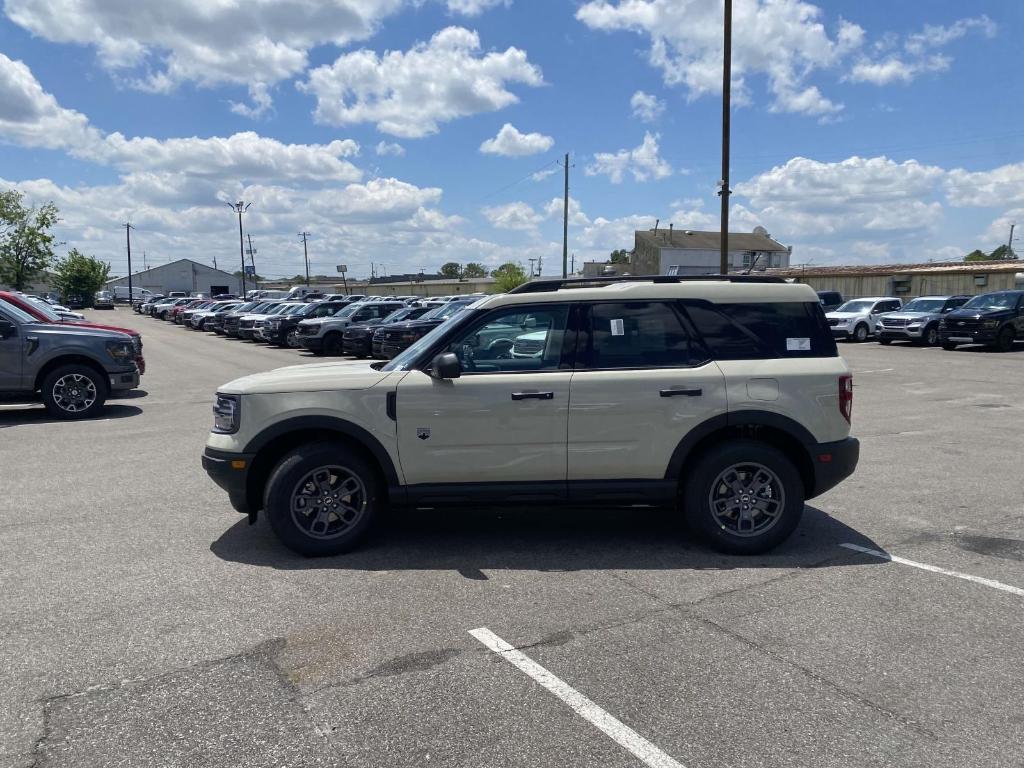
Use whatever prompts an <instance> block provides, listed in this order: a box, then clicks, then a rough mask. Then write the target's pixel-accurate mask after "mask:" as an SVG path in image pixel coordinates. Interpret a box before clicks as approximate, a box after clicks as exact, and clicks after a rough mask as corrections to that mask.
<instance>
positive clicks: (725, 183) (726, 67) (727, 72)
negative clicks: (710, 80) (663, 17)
mask: <svg viewBox="0 0 1024 768" xmlns="http://www.w3.org/2000/svg"><path fill="white" fill-rule="evenodd" d="M724 27H725V35H724V39H723V41H722V43H723V44H722V54H723V63H722V181H721V184H722V188H721V190H719V192H718V194H720V195H721V196H722V234H721V244H720V249H721V250H720V252H719V263H718V270H719V272H720V273H721V274H723V275H727V274H729V192H730V190H729V117H730V103H729V102H730V98H731V89H732V0H725V23H724Z"/></svg>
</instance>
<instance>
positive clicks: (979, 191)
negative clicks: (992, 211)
mask: <svg viewBox="0 0 1024 768" xmlns="http://www.w3.org/2000/svg"><path fill="white" fill-rule="evenodd" d="M945 188H946V195H947V197H948V198H949V201H950V203H952V204H953V205H955V206H981V207H1003V206H1006V205H1015V204H1024V163H1012V164H1010V165H1002V166H999V167H998V168H993V169H992V170H989V171H965V170H964V169H963V168H955V169H953V170H952V171H950V172H949V175H948V176H947V178H946V183H945Z"/></svg>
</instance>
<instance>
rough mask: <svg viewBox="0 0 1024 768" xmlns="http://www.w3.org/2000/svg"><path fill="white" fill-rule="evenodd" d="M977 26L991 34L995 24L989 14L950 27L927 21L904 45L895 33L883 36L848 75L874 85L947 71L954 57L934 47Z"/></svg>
mask: <svg viewBox="0 0 1024 768" xmlns="http://www.w3.org/2000/svg"><path fill="white" fill-rule="evenodd" d="M975 30H976V31H978V32H980V33H981V34H982V35H984V36H985V37H989V38H991V37H993V36H995V34H996V25H995V23H993V22H992V20H991V19H989V18H988V17H987V16H978V17H976V18H968V19H960V20H958V21H956V22H954V23H953V24H951V25H949V26H948V27H944V26H941V25H931V24H926V25H925V27H924V28H923V29H922V30H921V31H920V32H915V33H913V34H911V35H907V37H906V39H905V40H904V41H903V44H902V46H899V43H898V38H896V37H894V36H891V35H890V36H886V37H883V38H882V39H881V40H880V41H879V42H877V43H876V44H875V45H874V50H873V55H868V54H863V55H862V56H860V57H859V58H858V59H857V61H856V62H855V63H854V65H853V67H852V69H851V70H850V73H849V75H848V76H847V77H846V79H847V80H850V81H852V82H855V83H871V84H872V85H891V84H893V83H902V84H904V85H905V84H907V83H910V82H912V81H913V80H914V79H916V78H917V77H919V76H920V75H922V74H926V73H929V72H945V71H946V70H948V69H949V67H950V65H951V64H952V61H953V60H952V58H950V57H949V56H947V55H945V54H941V53H934V50H935V49H937V48H941V47H943V46H945V45H948V44H949V43H951V42H953V41H954V40H958V39H960V38H961V37H963V36H965V35H967V34H968V33H969V32H971V31H975ZM897 48H899V50H897Z"/></svg>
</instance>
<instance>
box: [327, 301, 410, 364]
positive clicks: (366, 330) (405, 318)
mask: <svg viewBox="0 0 1024 768" xmlns="http://www.w3.org/2000/svg"><path fill="white" fill-rule="evenodd" d="M429 311H430V307H405V308H404V309H399V310H396V311H394V312H392V313H391V314H390V315H388V316H387V317H380V318H377V319H376V320H367V321H366V322H365V323H360V324H359V325H350V326H349V327H348V328H346V329H345V333H344V334H343V335H342V340H341V351H342V354H345V355H352V356H353V357H369V356H370V355H371V354H373V334H374V332H375V331H376V330H377V329H378V328H379V327H380V326H382V325H391V324H392V323H408V322H411V321H412V320H418V319H419V318H421V317H423V315H425V314H427V312H429Z"/></svg>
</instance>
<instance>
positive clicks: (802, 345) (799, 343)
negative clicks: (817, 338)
mask: <svg viewBox="0 0 1024 768" xmlns="http://www.w3.org/2000/svg"><path fill="white" fill-rule="evenodd" d="M786 351H787V352H810V351H811V340H810V339H786Z"/></svg>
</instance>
